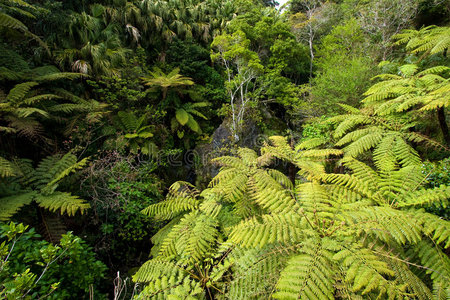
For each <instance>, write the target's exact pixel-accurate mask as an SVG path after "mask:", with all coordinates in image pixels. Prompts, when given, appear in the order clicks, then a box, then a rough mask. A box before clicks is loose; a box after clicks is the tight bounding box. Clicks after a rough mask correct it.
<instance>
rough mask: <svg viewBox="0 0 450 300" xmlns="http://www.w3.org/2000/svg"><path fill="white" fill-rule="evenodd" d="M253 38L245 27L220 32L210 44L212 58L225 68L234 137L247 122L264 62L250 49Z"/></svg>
mask: <svg viewBox="0 0 450 300" xmlns="http://www.w3.org/2000/svg"><path fill="white" fill-rule="evenodd" d="M249 45H250V41H249V40H248V39H247V38H246V37H245V34H244V33H243V32H242V31H237V32H235V33H233V34H232V35H229V34H223V35H220V36H217V37H216V38H215V39H214V41H213V43H212V44H211V48H212V49H213V53H212V55H211V58H212V60H213V61H218V62H220V63H221V64H222V65H223V66H224V67H225V71H226V80H227V84H226V87H227V91H228V95H229V99H230V108H231V132H232V134H233V137H234V139H235V141H236V142H237V141H239V139H240V138H239V134H240V132H241V129H242V125H243V123H244V117H245V112H246V109H247V108H248V106H249V103H250V102H252V101H254V100H256V97H257V95H258V94H259V92H260V90H261V86H260V84H259V80H258V79H259V78H260V75H261V74H262V73H263V66H262V65H261V61H260V59H259V57H258V55H257V54H256V53H255V52H253V51H251V50H250V49H249Z"/></svg>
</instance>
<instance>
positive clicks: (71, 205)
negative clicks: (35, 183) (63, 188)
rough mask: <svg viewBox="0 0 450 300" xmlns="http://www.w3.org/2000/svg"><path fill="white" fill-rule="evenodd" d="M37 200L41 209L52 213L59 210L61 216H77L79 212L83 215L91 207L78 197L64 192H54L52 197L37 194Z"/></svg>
mask: <svg viewBox="0 0 450 300" xmlns="http://www.w3.org/2000/svg"><path fill="white" fill-rule="evenodd" d="M35 200H36V202H37V203H38V204H39V206H41V207H44V208H46V209H48V210H50V211H58V210H59V211H60V213H61V214H65V213H67V214H68V215H69V216H75V214H76V212H77V211H80V212H81V214H83V213H84V212H85V211H86V210H87V209H88V208H89V207H90V205H89V204H88V203H86V202H85V201H84V200H83V199H80V198H79V197H78V196H74V195H71V194H70V193H63V192H54V193H52V194H50V195H44V194H37V195H36V197H35Z"/></svg>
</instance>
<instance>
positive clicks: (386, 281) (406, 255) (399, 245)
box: [138, 128, 450, 299]
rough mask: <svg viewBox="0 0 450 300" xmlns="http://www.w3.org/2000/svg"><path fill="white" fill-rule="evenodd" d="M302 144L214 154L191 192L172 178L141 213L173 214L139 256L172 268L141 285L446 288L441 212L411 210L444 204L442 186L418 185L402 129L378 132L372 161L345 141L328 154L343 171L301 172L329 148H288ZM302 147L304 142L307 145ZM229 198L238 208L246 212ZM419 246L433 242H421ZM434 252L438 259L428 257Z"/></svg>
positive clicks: (303, 295)
mask: <svg viewBox="0 0 450 300" xmlns="http://www.w3.org/2000/svg"><path fill="white" fill-rule="evenodd" d="M312 144H313V145H314V144H315V145H322V144H321V143H312ZM385 144H387V145H385ZM305 148H307V146H305V145H302V146H299V147H297V148H295V149H293V147H291V146H290V145H289V144H287V142H286V140H285V139H284V138H280V137H274V138H271V139H270V144H269V143H268V144H266V145H265V146H264V147H263V148H262V149H261V153H262V155H261V156H258V154H257V153H256V152H255V151H253V150H249V149H240V150H239V151H238V156H236V157H233V156H225V157H222V158H218V159H216V160H215V161H216V162H217V163H219V164H220V165H221V167H222V168H221V170H220V172H219V174H218V175H217V176H216V177H215V178H214V179H213V180H212V181H211V183H210V186H209V188H208V189H206V190H204V191H203V192H201V193H200V192H199V191H197V190H196V189H195V188H194V187H193V186H190V185H187V184H183V183H178V184H176V185H174V186H173V187H171V189H170V190H169V194H168V197H167V200H165V201H163V202H161V203H159V204H155V205H152V206H151V207H150V208H148V209H147V210H146V212H147V213H150V214H152V215H155V216H158V215H159V216H161V217H162V218H163V219H170V218H173V217H175V219H173V221H171V222H170V223H169V224H168V225H167V226H166V227H164V228H163V229H162V231H161V232H160V233H158V234H157V235H156V236H155V243H156V244H157V245H156V248H155V249H156V251H152V254H153V255H154V258H153V259H152V260H150V262H152V261H154V262H155V264H156V263H158V264H159V263H160V262H161V261H163V262H164V263H165V262H168V263H170V266H176V268H177V269H176V270H177V271H176V272H181V274H182V275H180V276H178V275H177V276H178V277H176V276H174V275H171V274H169V273H163V271H158V270H156V271H154V273H153V274H151V275H146V276H150V277H148V278H149V279H148V281H149V283H148V284H149V289H152V288H153V287H154V286H159V284H160V282H161V281H163V280H165V281H164V282H166V281H167V282H169V281H170V280H171V281H170V282H172V283H173V286H180V285H182V282H186V281H189V282H190V284H191V285H189V286H192V285H195V286H197V287H199V288H200V289H201V290H202V291H203V292H204V293H208V295H210V296H209V297H216V298H227V297H228V298H233V299H252V298H254V299H258V298H270V297H272V298H279V299H291V298H292V299H334V298H335V297H342V298H347V299H365V298H377V297H378V298H391V299H395V298H398V299H403V298H408V297H409V298H414V297H416V298H419V299H426V298H427V297H430V295H432V294H433V293H434V295H435V296H440V295H443V293H444V294H445V292H446V291H445V289H446V288H447V287H445V286H444V282H445V280H446V278H447V277H445V276H447V275H445V274H446V272H447V271H446V270H445V269H442V268H443V266H444V268H445V266H446V264H447V263H448V262H446V259H448V258H447V257H446V256H445V254H444V253H443V252H442V251H441V250H440V248H439V247H449V246H450V244H449V236H450V233H449V231H448V228H449V226H448V221H445V220H442V219H439V218H438V217H436V216H434V215H432V214H429V213H425V212H424V211H423V210H422V208H421V207H422V206H426V205H427V203H429V202H440V203H446V201H447V200H448V198H449V196H450V194H449V192H450V191H449V190H448V188H447V187H445V186H442V187H438V188H435V189H425V188H423V184H424V182H425V177H426V175H424V174H422V173H421V171H420V164H421V160H420V158H419V157H418V155H417V153H416V152H415V150H414V149H412V148H410V146H409V145H408V144H407V143H406V142H405V141H404V139H403V138H402V135H401V134H399V133H395V130H394V129H392V128H391V129H390V131H386V132H384V133H383V137H382V139H381V140H380V141H379V143H378V144H377V145H375V146H374V147H373V148H374V149H375V150H374V157H373V161H375V163H374V164H367V163H364V162H363V161H361V160H357V159H355V158H354V157H352V156H350V155H348V153H347V152H346V151H347V149H346V148H344V149H343V151H342V152H340V151H336V152H333V153H332V155H334V156H337V157H339V156H343V159H342V160H341V163H342V164H343V166H344V167H345V169H346V170H347V173H346V174H336V173H327V172H325V169H324V168H322V169H321V170H320V172H312V171H309V170H311V169H310V166H308V162H311V163H314V164H319V165H320V161H319V157H322V158H326V157H327V156H328V155H329V154H330V153H331V152H325V151H321V150H322V149H319V150H318V151H317V152H318V153H317V154H314V155H307V156H302V155H299V153H298V152H299V151H302V150H303V149H305ZM311 148H312V149H308V150H307V151H315V150H314V146H312V147H311ZM373 148H371V149H373ZM296 149H298V150H296ZM405 149H406V150H405ZM411 149H412V150H411ZM389 151H391V153H390V152H389ZM375 152H376V155H375ZM342 153H343V154H342ZM386 153H387V154H386ZM274 158H280V159H284V160H287V161H289V162H290V163H292V164H294V165H296V166H297V167H299V168H300V170H299V172H298V174H297V179H298V180H297V181H296V182H295V183H293V182H291V181H290V180H289V179H288V178H287V177H286V176H284V175H283V174H282V173H280V172H279V171H275V170H274V169H271V168H270V163H271V161H272V160H273V159H274ZM385 161H387V162H385ZM302 166H305V168H306V170H308V171H304V170H302V169H301V168H302ZM322 166H323V165H322ZM304 174H310V175H309V180H307V179H305V176H304ZM237 207H238V208H242V207H246V208H247V210H245V212H246V213H239V212H242V211H243V210H242V209H240V210H236V208H237ZM230 212H231V213H230ZM233 212H234V215H233ZM231 215H233V217H231ZM423 243H425V244H426V245H431V244H432V243H435V245H436V246H435V247H434V248H432V250H430V249H426V250H424V249H425V248H424V247H426V246H423V245H422V244H423ZM419 249H422V250H419ZM420 251H423V252H420ZM425 251H426V252H425ZM430 251H431V252H430ZM426 253H431V254H426ZM431 255H434V256H431ZM439 257H444V258H440V260H435V259H436V258H439ZM426 259H428V261H427V264H426V263H425V262H424V260H426ZM438 261H439V262H440V263H441V265H440V266H436V264H437V262H438ZM149 266H152V263H149ZM142 268H144V266H143V267H142ZM417 269H418V270H419V271H418V270H417ZM144 270H145V269H142V272H144ZM148 270H149V271H147V272H152V271H151V269H148ZM167 270H168V272H171V271H170V270H172V267H170V268H169V267H168V268H167ZM179 270H180V271H179ZM276 270H278V272H276ZM421 270H425V271H426V272H425V274H421V273H420V271H421ZM139 272H141V271H139ZM139 272H138V274H141V273H139ZM441 273H442V274H444V277H443V276H442V275H440V274H441ZM208 274H214V279H211V277H208ZM139 276H141V275H139ZM152 276H153V277H152ZM211 276H213V275H211ZM261 282H263V283H261ZM428 282H431V283H432V285H433V288H432V289H429V287H428ZM166 286H167V285H166ZM170 289H171V287H168V290H170ZM191 291H192V289H186V292H185V294H184V295H185V296H187V295H190V294H189V293H191ZM198 295H200V296H199V297H200V298H201V297H204V295H205V294H198Z"/></svg>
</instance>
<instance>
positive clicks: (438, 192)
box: [397, 185, 450, 207]
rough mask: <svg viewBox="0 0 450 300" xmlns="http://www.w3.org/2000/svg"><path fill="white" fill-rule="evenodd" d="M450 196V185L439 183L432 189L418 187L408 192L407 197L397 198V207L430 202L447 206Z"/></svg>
mask: <svg viewBox="0 0 450 300" xmlns="http://www.w3.org/2000/svg"><path fill="white" fill-rule="evenodd" d="M449 198H450V187H449V186H446V185H441V186H440V187H436V188H434V189H426V190H425V189H419V190H416V191H413V192H411V193H408V195H407V197H404V198H403V199H401V200H399V201H398V203H397V207H414V206H428V205H430V204H435V205H436V204H441V205H442V206H443V207H447V205H448V199H449Z"/></svg>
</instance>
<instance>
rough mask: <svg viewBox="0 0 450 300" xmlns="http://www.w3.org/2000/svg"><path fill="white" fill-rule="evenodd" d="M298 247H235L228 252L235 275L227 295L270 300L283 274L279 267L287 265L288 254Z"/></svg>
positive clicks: (243, 299)
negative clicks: (247, 248)
mask: <svg viewBox="0 0 450 300" xmlns="http://www.w3.org/2000/svg"><path fill="white" fill-rule="evenodd" d="M291 249H292V250H291ZM295 249H296V248H286V247H265V248H263V249H261V250H260V249H249V250H243V249H240V248H237V249H235V250H233V251H232V252H231V254H230V255H229V257H231V261H232V270H233V278H232V281H231V282H230V284H229V291H228V293H227V295H228V297H229V298H230V299H242V300H246V299H268V298H269V297H270V295H271V294H272V291H273V289H274V287H275V284H276V282H277V281H278V278H279V277H280V271H279V270H280V269H282V268H284V264H285V262H286V260H287V259H288V255H289V254H290V253H293V252H294V251H295Z"/></svg>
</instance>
